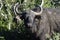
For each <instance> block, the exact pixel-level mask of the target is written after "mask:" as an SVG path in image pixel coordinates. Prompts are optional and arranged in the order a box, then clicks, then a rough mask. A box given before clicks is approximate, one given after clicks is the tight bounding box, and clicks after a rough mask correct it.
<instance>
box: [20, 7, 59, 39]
mask: <svg viewBox="0 0 60 40" xmlns="http://www.w3.org/2000/svg"><path fill="white" fill-rule="evenodd" d="M33 11H34V12H36V13H37V10H36V9H34V10H33ZM21 15H22V16H21V17H20V18H21V19H24V23H25V26H26V30H27V31H29V32H31V33H32V34H33V37H32V40H46V38H48V37H47V36H49V37H50V36H51V35H52V34H53V32H60V9H58V8H56V9H51V8H45V9H43V12H42V14H41V15H35V14H34V13H33V12H32V11H31V10H28V11H26V12H24V13H22V14H21Z"/></svg>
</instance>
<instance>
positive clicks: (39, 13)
mask: <svg viewBox="0 0 60 40" xmlns="http://www.w3.org/2000/svg"><path fill="white" fill-rule="evenodd" d="M43 5H44V0H42V3H41V5H39V7H40V8H41V11H40V12H38V13H37V12H34V11H32V10H31V11H32V12H33V13H34V14H35V15H41V14H42V12H43V8H42V7H43Z"/></svg>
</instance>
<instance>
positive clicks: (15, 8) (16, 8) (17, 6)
mask: <svg viewBox="0 0 60 40" xmlns="http://www.w3.org/2000/svg"><path fill="white" fill-rule="evenodd" d="M20 5H22V4H19V2H18V3H16V4H15V6H14V13H15V15H17V13H18V14H19V13H22V12H21V11H19V10H18V9H19V7H20Z"/></svg>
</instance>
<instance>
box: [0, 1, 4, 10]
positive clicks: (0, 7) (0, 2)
mask: <svg viewBox="0 0 60 40" xmlns="http://www.w3.org/2000/svg"><path fill="white" fill-rule="evenodd" d="M0 4H1V6H0V10H1V9H2V7H3V3H2V0H0Z"/></svg>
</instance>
